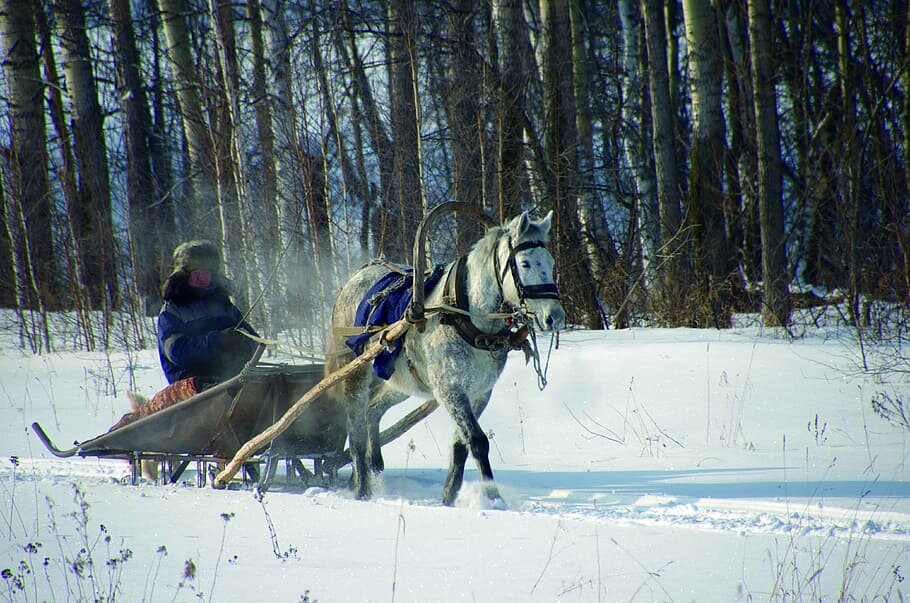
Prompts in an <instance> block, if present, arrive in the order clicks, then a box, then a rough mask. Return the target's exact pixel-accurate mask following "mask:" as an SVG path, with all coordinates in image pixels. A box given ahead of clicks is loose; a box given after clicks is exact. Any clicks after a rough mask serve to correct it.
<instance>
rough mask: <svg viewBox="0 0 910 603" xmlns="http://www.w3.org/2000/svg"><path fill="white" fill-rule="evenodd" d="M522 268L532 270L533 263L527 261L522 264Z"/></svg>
mask: <svg viewBox="0 0 910 603" xmlns="http://www.w3.org/2000/svg"><path fill="white" fill-rule="evenodd" d="M521 267H522V268H530V267H531V262H529V261H527V260H525V261H523V262H522V263H521Z"/></svg>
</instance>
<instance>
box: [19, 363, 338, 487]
mask: <svg viewBox="0 0 910 603" xmlns="http://www.w3.org/2000/svg"><path fill="white" fill-rule="evenodd" d="M257 357H258V355H257ZM322 373H323V365H322V364H318V363H313V364H306V365H288V364H269V363H255V364H250V365H247V366H246V367H245V368H244V369H243V371H242V372H241V373H240V374H239V375H237V376H235V377H234V378H232V379H229V380H227V381H225V382H223V383H221V384H219V385H216V386H214V387H212V388H210V389H208V390H205V391H203V392H200V393H198V394H196V395H195V396H193V397H191V398H189V399H187V400H183V401H182V402H179V403H177V404H175V405H173V406H170V407H168V408H165V409H163V410H160V411H158V412H156V413H153V414H150V415H147V416H145V417H143V418H141V419H138V420H136V421H134V422H132V423H129V424H127V425H125V426H123V427H120V428H118V429H115V430H113V431H109V432H107V433H104V434H101V435H99V436H97V437H94V438H91V439H88V440H85V441H82V442H76V443H75V444H74V445H73V446H72V447H71V448H69V449H60V448H58V447H57V446H55V445H54V443H53V442H52V441H51V439H50V437H49V436H48V435H47V433H46V432H45V431H44V429H43V428H42V427H41V425H39V424H38V423H33V424H32V429H33V430H34V432H35V433H36V435H37V436H38V438H39V439H40V440H41V441H42V443H43V444H44V445H45V447H46V448H47V449H48V450H49V451H50V452H51V453H52V454H53V455H55V456H57V457H60V458H69V457H75V456H80V457H98V458H106V459H124V460H127V461H129V462H130V464H131V472H130V482H131V483H133V484H136V483H137V482H138V480H139V475H140V464H141V463H142V462H152V463H156V464H159V467H160V470H159V481H163V482H164V483H176V482H177V481H178V480H179V479H180V478H181V476H182V475H183V473H184V471H185V470H186V469H187V468H188V467H189V466H190V464H191V463H196V483H197V485H198V486H200V487H201V486H204V485H205V484H206V480H207V476H208V473H209V470H211V469H213V468H214V467H217V466H219V465H220V464H223V463H224V462H225V461H226V460H229V459H231V458H232V457H233V456H234V455H235V454H236V453H237V451H238V450H239V449H240V448H241V446H242V445H243V444H244V443H245V442H247V441H249V440H250V439H252V438H253V437H255V436H257V435H258V434H260V433H262V431H264V430H265V429H266V428H268V427H269V426H271V425H272V424H274V423H275V422H276V421H277V420H278V418H279V417H281V416H282V415H283V414H284V413H285V412H286V411H287V410H288V408H289V407H290V406H291V404H293V403H294V401H295V400H297V399H298V398H299V397H300V396H302V395H303V394H304V393H306V392H307V391H308V390H309V389H310V388H311V387H312V386H313V385H314V384H315V383H317V382H318V381H319V380H320V379H322V376H323V375H322ZM346 435H347V433H346V429H345V417H344V415H343V413H340V412H339V411H338V410H337V405H332V404H329V403H327V399H326V398H325V396H324V395H323V396H321V397H319V398H318V399H316V400H314V403H313V404H312V405H311V406H310V407H309V409H308V412H306V413H302V414H301V416H299V417H298V418H297V420H295V421H294V423H293V425H291V426H290V428H289V429H287V430H286V431H285V432H284V433H282V434H281V436H280V437H278V438H275V439H274V440H272V441H271V442H269V444H268V445H267V446H265V447H263V448H262V449H260V450H257V451H256V453H255V454H254V455H252V456H251V457H250V459H249V460H247V462H246V463H244V467H243V469H244V471H243V476H242V477H243V481H244V482H245V483H248V482H258V483H259V485H260V486H261V487H268V486H270V485H272V483H273V481H274V478H275V476H276V474H277V470H278V468H279V466H280V464H281V463H282V462H283V463H284V464H285V466H286V472H285V476H286V479H287V481H288V482H289V483H290V482H291V481H292V480H296V479H298V478H299V480H302V481H303V482H304V483H312V482H314V481H315V482H319V481H331V480H332V479H333V478H334V476H335V473H336V471H337V469H338V468H339V466H341V465H343V464H345V463H346V461H345V460H343V458H342V454H343V450H344V442H345V437H346ZM304 461H309V462H311V463H312V469H309V468H307V466H306V465H305V464H304Z"/></svg>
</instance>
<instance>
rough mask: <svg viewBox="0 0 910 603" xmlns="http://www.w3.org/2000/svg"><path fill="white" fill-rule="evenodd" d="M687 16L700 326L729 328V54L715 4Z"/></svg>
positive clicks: (687, 4) (692, 7)
mask: <svg viewBox="0 0 910 603" xmlns="http://www.w3.org/2000/svg"><path fill="white" fill-rule="evenodd" d="M683 12H684V14H685V22H686V47H687V49H688V54H689V72H690V89H691V98H692V136H691V138H690V142H689V216H690V218H689V219H690V221H691V223H692V226H693V228H692V235H693V241H694V243H695V278H696V281H697V283H698V287H697V290H698V292H699V293H698V295H699V298H700V299H699V303H698V306H697V310H696V312H697V314H696V324H698V325H699V326H701V327H708V326H710V327H715V328H725V327H728V326H729V325H730V321H731V319H732V314H731V295H730V285H729V283H728V278H729V275H730V273H731V271H732V265H731V262H730V256H729V253H728V251H727V244H726V228H725V224H724V187H723V174H724V169H723V167H724V149H725V134H724V118H723V110H722V107H721V98H722V96H721V90H722V86H723V69H722V63H721V60H722V59H723V55H722V54H721V53H719V52H718V49H719V48H720V35H719V33H718V23H717V19H718V16H717V14H716V12H715V11H714V8H713V7H712V5H711V2H710V0H684V1H683Z"/></svg>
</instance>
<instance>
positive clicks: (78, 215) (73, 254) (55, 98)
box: [35, 4, 103, 350]
mask: <svg viewBox="0 0 910 603" xmlns="http://www.w3.org/2000/svg"><path fill="white" fill-rule="evenodd" d="M35 25H36V26H37V28H38V41H39V48H40V49H41V58H42V61H43V63H44V77H45V80H46V81H48V82H52V83H53V85H51V86H48V89H47V99H48V109H49V113H50V118H51V123H52V124H53V128H54V132H55V134H56V136H57V139H58V140H59V141H60V142H59V148H58V153H59V154H60V160H61V161H60V168H59V171H58V173H57V179H59V181H60V191H61V193H62V195H63V207H64V213H65V215H66V218H67V219H66V220H64V221H63V223H62V224H61V225H60V228H61V230H62V231H63V233H62V234H63V237H62V238H63V240H64V241H65V242H66V244H65V248H64V250H63V252H62V253H61V254H59V255H62V257H63V258H64V261H65V263H66V270H67V273H68V274H69V279H68V281H69V282H68V285H69V290H70V303H71V304H72V305H71V306H68V307H71V308H72V309H73V310H75V313H76V320H77V322H78V323H79V332H80V335H81V337H82V339H83V342H84V344H85V348H86V349H87V350H93V349H95V334H94V329H93V327H92V321H91V319H90V313H91V309H92V305H93V301H92V294H93V292H95V293H97V292H98V291H99V289H98V288H97V287H95V288H90V287H89V286H88V284H87V277H86V272H87V271H86V266H85V264H84V262H85V261H86V260H87V259H88V257H89V254H87V253H86V252H85V250H84V247H85V246H86V245H90V244H91V242H86V241H84V240H83V239H82V238H81V237H79V236H77V234H76V233H77V229H76V225H77V224H82V223H83V222H84V221H85V216H84V209H82V206H83V205H84V204H85V203H84V201H83V199H81V198H80V195H79V190H78V189H79V187H78V186H77V184H76V181H77V177H76V160H75V158H74V156H73V137H72V136H71V135H70V128H69V125H68V124H67V121H66V112H65V110H64V103H63V90H64V88H65V86H64V85H63V78H61V77H60V75H59V72H58V71H57V59H56V57H55V56H54V48H55V45H54V44H53V40H52V39H51V30H50V25H48V19H47V13H46V12H45V8H44V6H43V5H41V4H36V5H35ZM102 297H103V296H102Z"/></svg>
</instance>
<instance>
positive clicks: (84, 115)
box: [54, 0, 120, 309]
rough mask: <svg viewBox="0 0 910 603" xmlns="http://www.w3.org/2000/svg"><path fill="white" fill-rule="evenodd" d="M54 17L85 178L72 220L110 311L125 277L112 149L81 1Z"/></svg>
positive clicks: (97, 302)
mask: <svg viewBox="0 0 910 603" xmlns="http://www.w3.org/2000/svg"><path fill="white" fill-rule="evenodd" d="M54 14H55V15H56V18H57V32H58V34H59V36H60V41H61V46H62V48H63V60H64V74H65V76H66V90H67V92H68V93H69V98H70V103H71V106H72V128H73V151H74V153H75V157H76V167H77V168H78V177H79V180H78V186H79V200H78V202H77V204H76V207H75V208H74V209H75V213H74V214H73V216H72V217H73V218H74V220H73V225H72V227H73V231H74V233H75V236H76V240H77V241H78V246H77V248H76V250H77V252H81V254H82V257H81V258H80V264H81V265H82V268H83V270H84V271H85V284H86V285H87V286H88V290H89V299H90V301H91V304H92V307H93V308H95V309H109V308H114V307H117V306H118V305H119V303H120V292H119V286H118V284H117V279H118V272H119V271H118V270H117V263H116V261H115V257H114V253H115V252H114V233H113V220H112V218H111V189H110V181H109V175H108V165H107V145H106V144H105V142H104V131H103V119H102V116H101V106H100V105H99V103H98V91H97V89H96V87H95V77H94V74H93V73H92V57H91V53H90V50H89V42H88V35H87V33H86V26H85V14H84V13H83V8H82V5H81V2H79V0H55V1H54Z"/></svg>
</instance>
